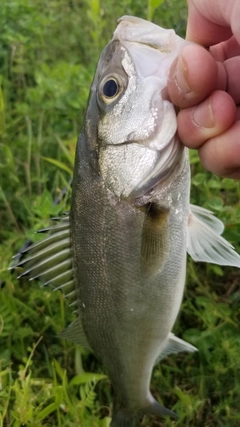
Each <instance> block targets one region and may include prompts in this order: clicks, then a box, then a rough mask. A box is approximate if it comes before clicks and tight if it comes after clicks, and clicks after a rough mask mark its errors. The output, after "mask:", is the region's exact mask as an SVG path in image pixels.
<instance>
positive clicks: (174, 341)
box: [157, 333, 198, 362]
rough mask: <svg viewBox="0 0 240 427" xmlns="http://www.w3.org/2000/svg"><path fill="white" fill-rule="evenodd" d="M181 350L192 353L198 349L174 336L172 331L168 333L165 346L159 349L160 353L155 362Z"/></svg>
mask: <svg viewBox="0 0 240 427" xmlns="http://www.w3.org/2000/svg"><path fill="white" fill-rule="evenodd" d="M182 351H185V352H187V353H194V352H195V351H198V349H197V348H196V347H194V346H193V345H192V344H189V343H188V342H186V341H183V340H181V338H178V337H176V336H175V335H174V334H173V333H170V334H169V338H168V340H167V343H166V345H165V347H164V348H163V350H161V352H160V355H159V357H158V358H157V362H159V361H160V360H161V359H163V358H164V357H166V356H168V355H169V354H173V353H180V352H182Z"/></svg>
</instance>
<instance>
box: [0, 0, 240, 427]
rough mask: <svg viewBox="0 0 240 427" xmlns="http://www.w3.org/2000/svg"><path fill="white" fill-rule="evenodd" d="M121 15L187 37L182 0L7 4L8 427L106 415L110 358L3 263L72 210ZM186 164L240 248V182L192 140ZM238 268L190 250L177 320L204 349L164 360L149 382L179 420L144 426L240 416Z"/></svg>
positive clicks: (1, 191) (0, 318)
mask: <svg viewBox="0 0 240 427" xmlns="http://www.w3.org/2000/svg"><path fill="white" fill-rule="evenodd" d="M123 14H134V15H138V16H140V17H143V18H146V17H148V18H149V19H153V21H154V22H156V23H159V24H160V25H162V26H165V27H174V28H175V29H176V31H177V32H178V33H179V34H180V35H182V36H183V35H184V31H185V22H186V2H185V1H184V0H181V1H179V0H166V1H160V0H158V1H153V0H151V1H150V0H149V1H148V2H142V1H140V0H138V1H136V2H131V1H130V0H123V1H122V2H120V3H119V2H118V3H115V2H113V1H112V0H108V1H106V2H104V3H103V2H102V3H100V2H99V1H97V0H91V1H86V0H85V1H79V0H71V1H70V0H69V1H67V0H58V1H56V0H52V1H51V2H48V3H46V4H45V3H43V2H42V0H34V1H33V0H11V1H9V0H2V3H1V9H0V24H1V36H0V64H1V65H0V242H1V243H0V276H1V288H0V427H3V426H4V427H5V426H6V427H7V426H8V427H18V426H19V427H20V426H56V425H57V426H75V425H79V426H83V427H88V426H89V427H90V426H91V427H94V426H96V427H97V426H99V427H107V426H109V423H110V416H111V402H112V398H111V385H110V383H109V380H108V378H107V377H106V376H105V372H104V368H103V367H102V366H101V365H100V364H99V362H98V361H97V360H96V359H95V357H94V356H93V355H92V354H89V353H88V352H87V351H85V350H84V349H82V348H81V347H78V346H75V345H74V344H72V343H70V342H67V341H64V340H61V339H59V338H58V335H59V333H60V332H61V330H62V329H64V328H65V327H66V325H67V324H68V323H70V322H71V320H72V319H73V317H74V315H73V314H72V312H71V310H70V309H69V307H68V306H67V303H66V301H65V300H64V298H63V296H62V294H61V293H58V292H56V293H53V292H52V291H51V289H48V288H40V287H39V284H38V283H32V282H31V283H29V282H28V281H26V280H25V279H23V278H22V279H21V280H17V278H16V276H17V274H16V273H17V272H16V273H13V274H12V273H11V272H10V271H8V267H9V265H10V263H11V257H12V256H13V255H14V254H15V253H17V251H18V250H19V248H20V247H21V245H22V244H23V243H24V242H25V241H26V239H31V240H32V239H36V235H35V234H34V231H36V230H37V229H39V228H42V227H44V226H47V225H48V224H49V217H50V216H55V215H58V213H59V212H61V211H65V210H67V209H68V208H69V203H70V197H71V194H70V193H71V191H70V188H69V179H70V176H71V173H72V172H71V171H72V168H73V158H74V149H75V142H76V139H77V134H78V132H79V130H80V128H81V126H82V121H83V117H84V109H85V107H86V103H87V97H88V91H89V88H90V84H91V79H92V76H93V73H94V68H95V66H96V63H97V59H98V55H99V53H100V51H101V49H102V48H103V46H104V45H105V44H106V42H107V41H108V40H109V39H110V37H111V33H112V31H113V30H114V27H115V22H116V19H117V18H118V17H120V16H121V15H123ZM191 163H192V166H191V167H192V193H191V201H192V202H193V203H196V204H198V205H200V206H204V207H206V208H209V209H211V210H213V211H214V212H215V214H216V215H217V216H218V217H219V218H220V219H222V220H223V222H224V223H225V225H226V229H225V234H224V236H225V237H226V238H227V239H228V240H229V241H230V242H231V243H232V244H233V245H234V246H235V247H236V248H237V250H238V251H240V245H239V233H240V204H239V199H240V183H239V182H234V181H232V180H228V179H221V178H218V177H214V176H212V175H211V174H209V173H207V172H205V171H204V170H203V169H202V167H201V165H200V164H199V159H198V157H197V153H195V152H192V153H191ZM63 188H66V195H65V197H64V198H62V197H61V190H62V189H63ZM56 197H60V203H59V204H54V200H55V199H56ZM239 276H240V275H239V271H238V270H237V269H231V268H221V267H219V266H214V265H206V264H195V263H194V262H192V261H191V260H189V262H188V274H187V286H186V291H185V298H184V301H183V304H182V309H181V312H180V315H179V319H178V321H177V323H176V325H175V329H174V332H175V333H176V334H177V335H178V336H180V337H182V338H183V339H185V340H186V341H189V342H191V343H192V344H193V345H195V346H196V347H198V349H199V352H198V353H197V354H189V355H186V354H180V355H177V356H171V357H168V358H167V359H166V360H164V361H163V362H162V363H161V364H159V365H158V366H157V367H156V369H155V370H154V374H153V380H152V392H153V394H154V395H155V397H156V398H157V399H158V400H159V401H162V402H163V404H164V405H165V406H167V407H169V408H173V410H175V411H176V412H177V413H178V414H179V420H178V421H172V420H166V421H165V422H164V423H163V422H160V421H154V420H146V421H145V424H144V425H145V426H151V427H160V426H163V425H165V426H167V427H168V426H169V427H170V426H176V427H180V426H181V427H190V426H196V427H198V426H199V427H200V426H201V427H202V426H204V427H208V426H219V427H220V426H226V427H235V426H236V427H237V426H239V425H240V411H239V401H240V361H239V354H240V334H239V325H240V310H239V299H240V289H239Z"/></svg>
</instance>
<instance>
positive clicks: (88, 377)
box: [69, 372, 107, 386]
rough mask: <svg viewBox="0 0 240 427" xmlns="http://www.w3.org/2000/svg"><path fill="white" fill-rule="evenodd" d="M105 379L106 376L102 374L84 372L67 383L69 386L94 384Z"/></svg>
mask: <svg viewBox="0 0 240 427" xmlns="http://www.w3.org/2000/svg"><path fill="white" fill-rule="evenodd" d="M106 378H107V376H106V375H104V374H95V373H92V372H84V373H83V374H80V375H76V376H75V377H73V378H72V379H71V381H70V382H69V385H70V386H72V385H80V384H85V383H88V382H91V381H93V382H96V381H100V380H105V379H106Z"/></svg>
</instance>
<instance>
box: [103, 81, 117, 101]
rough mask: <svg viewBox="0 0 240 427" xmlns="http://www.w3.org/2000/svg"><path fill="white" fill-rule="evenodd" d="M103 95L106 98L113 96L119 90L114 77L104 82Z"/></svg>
mask: <svg viewBox="0 0 240 427" xmlns="http://www.w3.org/2000/svg"><path fill="white" fill-rule="evenodd" d="M102 91H103V95H104V96H106V98H113V97H114V96H116V95H117V93H118V91H119V87H118V83H117V81H116V80H115V79H109V80H107V81H106V83H104V86H103V89H102Z"/></svg>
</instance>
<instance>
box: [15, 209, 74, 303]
mask: <svg viewBox="0 0 240 427" xmlns="http://www.w3.org/2000/svg"><path fill="white" fill-rule="evenodd" d="M54 221H55V223H54V225H52V226H50V227H48V228H46V229H43V230H40V232H42V233H47V235H46V237H45V238H44V239H42V240H40V241H39V242H36V243H34V244H32V245H31V246H29V247H28V248H27V249H25V250H24V251H23V252H22V253H21V258H22V256H23V259H22V260H21V261H20V262H19V263H18V264H17V265H14V267H12V268H15V267H23V268H24V272H23V273H22V274H21V275H20V276H19V277H22V276H27V277H28V278H29V280H33V279H40V280H41V281H42V283H43V286H47V285H49V286H51V287H52V288H53V290H54V291H55V290H58V289H60V290H61V291H62V292H63V294H64V296H65V297H66V298H68V299H69V302H70V305H71V306H73V307H75V305H76V304H77V295H76V289H75V284H74V280H73V269H72V259H71V250H70V245H71V242H70V226H69V215H67V214H64V216H61V217H59V218H54ZM17 256H18V255H17Z"/></svg>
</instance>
